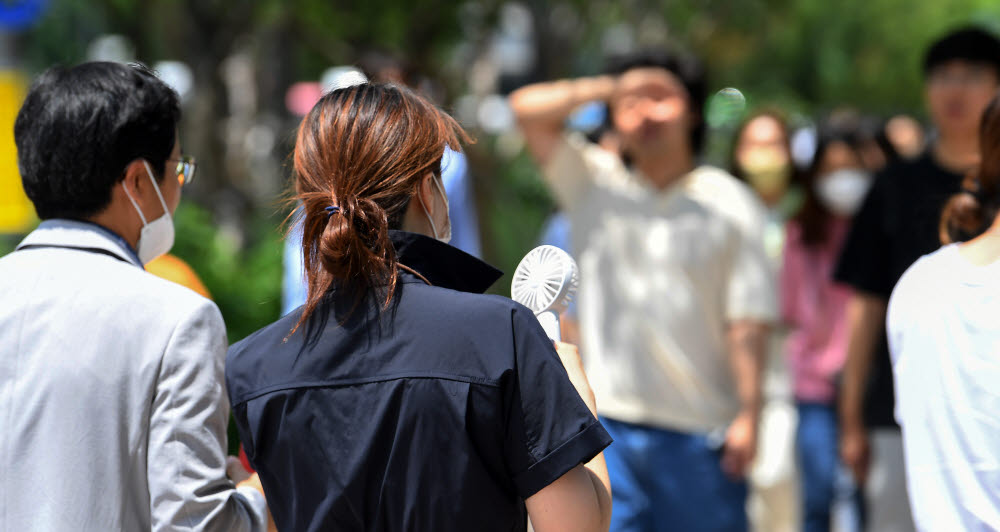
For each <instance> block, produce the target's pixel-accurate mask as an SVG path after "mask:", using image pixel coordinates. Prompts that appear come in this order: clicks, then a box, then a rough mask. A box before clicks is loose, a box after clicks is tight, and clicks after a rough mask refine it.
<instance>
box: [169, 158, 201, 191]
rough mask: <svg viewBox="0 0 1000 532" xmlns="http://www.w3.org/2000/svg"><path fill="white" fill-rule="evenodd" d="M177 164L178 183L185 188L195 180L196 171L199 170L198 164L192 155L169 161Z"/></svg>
mask: <svg viewBox="0 0 1000 532" xmlns="http://www.w3.org/2000/svg"><path fill="white" fill-rule="evenodd" d="M167 160H168V161H172V162H176V163H177V182H178V183H180V185H181V186H182V187H183V186H184V185H187V184H189V183H191V181H193V180H194V171H195V170H196V169H197V168H198V163H196V162H195V160H194V157H192V156H190V155H181V157H180V158H179V159H167Z"/></svg>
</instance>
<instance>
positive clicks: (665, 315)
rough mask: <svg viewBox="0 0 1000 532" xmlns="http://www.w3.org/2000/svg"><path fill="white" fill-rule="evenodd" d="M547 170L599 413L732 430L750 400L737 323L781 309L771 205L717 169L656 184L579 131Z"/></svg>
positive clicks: (659, 423) (647, 422) (676, 425)
mask: <svg viewBox="0 0 1000 532" xmlns="http://www.w3.org/2000/svg"><path fill="white" fill-rule="evenodd" d="M544 173H545V176H546V179H547V180H548V182H549V184H550V186H551V188H552V190H553V193H554V195H555V196H556V199H557V201H558V202H559V203H560V204H561V206H562V208H563V210H564V211H565V212H566V213H567V215H568V216H569V219H570V221H571V224H572V244H573V252H574V255H575V256H576V259H577V261H578V262H579V266H580V291H579V299H578V301H579V306H578V312H579V316H580V332H581V336H582V342H581V344H582V346H581V347H582V354H583V358H584V362H585V365H586V370H587V375H588V377H589V379H590V383H591V386H592V387H593V389H594V393H595V395H596V396H597V406H598V410H599V412H600V414H601V415H604V416H607V417H610V418H613V419H617V420H621V421H625V422H630V423H640V424H645V425H651V426H657V427H663V428H670V429H674V430H683V431H690V432H693V431H710V430H713V429H719V428H722V427H725V426H726V425H728V424H729V423H730V422H731V421H732V419H733V418H734V417H735V415H736V414H737V413H738V411H739V407H740V403H739V398H738V396H737V393H736V385H735V382H734V380H733V376H732V372H731V369H730V363H729V359H728V348H727V344H726V327H727V324H728V322H730V321H732V320H737V319H744V318H746V319H757V320H761V321H768V322H770V321H773V320H774V319H775V318H776V316H777V297H776V293H775V288H774V282H773V279H772V277H771V274H770V270H769V266H768V262H767V258H766V256H765V254H764V250H763V244H762V241H763V228H764V220H765V218H766V211H765V209H764V207H763V205H762V204H761V203H760V202H759V201H757V200H756V198H755V197H754V196H753V193H752V192H751V191H750V190H749V189H748V188H747V187H746V186H744V185H743V184H742V183H740V182H739V181H737V180H736V179H735V178H733V177H732V176H730V175H728V174H726V173H725V172H723V171H721V170H718V169H715V168H709V167H702V168H698V169H696V170H694V171H692V172H691V173H690V174H689V175H687V176H685V177H684V178H682V179H681V180H680V181H679V182H678V183H676V184H674V185H672V186H670V187H668V188H667V189H666V190H662V191H661V190H657V189H655V188H653V187H652V186H651V185H649V184H648V182H647V180H646V179H644V178H643V177H641V176H638V175H636V174H634V173H633V172H631V171H629V170H628V169H627V168H626V167H625V166H624V165H623V164H622V162H621V160H620V159H619V158H618V157H616V156H614V155H612V154H610V153H608V152H605V151H604V150H602V149H600V148H599V147H597V146H595V145H593V144H590V143H588V142H586V140H584V139H583V138H582V137H580V136H578V135H570V136H567V137H566V138H565V139H564V141H563V142H562V144H561V145H560V146H559V148H558V149H557V150H556V153H555V154H554V156H553V158H552V160H551V161H549V164H547V165H546V167H545V168H544Z"/></svg>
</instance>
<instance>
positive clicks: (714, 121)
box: [0, 0, 1000, 341]
mask: <svg viewBox="0 0 1000 532" xmlns="http://www.w3.org/2000/svg"><path fill="white" fill-rule="evenodd" d="M998 15H1000V7H997V6H996V5H995V4H994V3H992V2H989V1H985V0H962V1H956V2H948V3H947V4H944V3H939V2H904V1H902V0H879V1H868V0H850V1H847V2H837V3H829V2H820V1H812V0H798V1H780V2H763V1H746V2H724V1H705V2H656V1H626V2H612V1H574V0H566V1H548V0H546V1H541V0H540V1H535V2H530V3H518V2H499V1H497V2H489V1H486V2H478V1H457V0H456V1H434V2H400V1H396V0H377V1H369V2H326V1H321V0H295V1H276V0H257V1H242V2H230V1H222V0H214V1H202V0H198V1H194V0H191V1H169V2H168V1H159V0H150V1H141V2H140V1H134V0H103V1H101V0H99V1H88V2H74V1H69V0H17V1H13V2H5V3H3V5H2V6H0V125H2V124H5V125H4V126H3V127H0V252H5V251H9V250H10V249H13V246H14V244H15V243H16V242H18V241H19V240H20V237H21V236H23V235H24V234H26V233H27V232H28V231H29V230H30V229H31V228H32V227H33V226H34V224H36V223H37V221H36V220H35V219H34V216H33V211H32V208H31V205H30V203H29V202H28V200H27V198H25V197H24V196H23V193H22V192H21V190H20V188H21V187H20V179H19V177H18V174H17V164H16V156H15V150H14V142H13V133H12V124H13V121H14V117H15V115H16V113H17V109H18V108H19V104H20V99H21V98H23V95H24V93H25V92H26V90H27V85H28V83H29V82H30V80H31V79H32V78H33V76H35V75H37V74H38V73H40V72H41V71H42V70H44V69H45V68H47V67H49V66H51V65H53V64H74V63H77V62H80V61H85V60H94V59H110V60H118V61H142V62H143V63H146V64H148V65H149V66H151V67H153V68H155V69H156V70H157V71H158V72H159V74H160V75H161V76H162V77H163V78H164V79H167V80H168V81H169V82H170V84H171V85H172V86H174V87H175V88H176V89H177V90H178V92H179V93H180V94H181V96H182V98H183V102H184V106H185V108H184V115H183V117H184V126H183V131H182V134H181V136H182V138H183V139H184V142H185V146H184V149H185V151H186V152H190V153H191V154H193V155H195V156H196V157H197V159H198V166H199V170H198V173H199V178H198V180H197V181H196V182H195V183H193V184H192V186H191V187H190V188H189V189H186V190H185V201H184V202H183V203H182V205H181V208H180V211H179V213H178V215H177V226H178V231H177V244H176V245H175V247H174V252H173V253H174V255H176V256H178V257H181V258H182V259H183V260H185V261H187V262H188V263H189V264H190V265H191V266H192V267H193V268H194V270H195V271H197V273H198V275H199V276H200V277H201V279H202V280H203V281H204V284H205V286H206V287H207V289H208V291H209V292H210V293H211V294H212V297H213V299H214V300H215V301H216V302H217V303H218V305H219V307H220V309H221V310H222V313H223V315H224V316H225V317H226V322H227V324H228V325H229V334H230V340H231V341H236V340H239V339H241V338H242V337H244V336H246V335H247V334H248V333H249V332H251V331H253V330H256V329H257V328H259V327H260V326H262V325H264V324H266V323H268V322H269V321H270V320H273V319H274V318H275V317H276V316H278V315H279V312H280V299H281V295H280V294H281V283H280V279H281V268H282V266H281V247H282V243H281V233H280V232H279V231H278V230H277V229H276V228H277V227H278V226H279V225H280V223H281V222H282V221H283V219H284V216H285V215H286V214H287V209H285V208H283V207H282V206H281V205H280V203H279V202H278V201H276V198H278V197H279V195H281V194H282V193H283V192H284V191H285V190H286V188H287V185H288V183H289V175H290V165H289V164H288V162H289V161H288V154H289V153H290V151H291V147H292V140H293V135H294V131H295V127H296V126H297V124H298V122H299V120H300V119H301V117H302V115H303V114H304V113H305V111H307V110H308V109H309V108H310V107H311V105H312V103H314V101H315V100H316V99H317V98H318V95H319V94H320V93H321V91H322V83H323V80H324V76H326V77H327V78H330V77H331V76H333V75H335V74H336V69H337V68H338V67H341V68H342V67H344V66H360V67H362V68H363V69H364V70H366V71H368V72H373V71H374V72H379V71H386V72H382V73H383V75H385V76H388V77H392V76H396V77H399V78H404V79H406V80H407V81H408V82H410V83H411V84H412V85H414V86H417V87H419V88H421V89H422V90H424V91H425V92H426V93H428V94H430V95H432V96H433V97H434V99H435V100H436V101H437V103H439V104H440V105H441V106H443V107H444V108H445V109H447V110H449V111H450V112H451V113H452V114H453V115H454V116H456V118H458V119H459V120H460V121H461V123H462V124H463V126H465V127H466V128H468V129H469V131H470V132H472V133H473V135H474V137H475V138H476V143H475V144H473V145H470V146H467V147H466V152H467V156H468V165H469V169H468V175H469V179H470V182H471V193H472V194H473V195H474V203H475V205H476V207H477V209H476V216H477V218H478V222H479V234H480V240H481V246H482V255H483V257H484V258H485V259H486V260H488V261H490V262H491V263H493V264H496V265H498V266H499V267H500V268H501V269H503V270H504V271H506V272H508V273H510V272H512V271H513V267H514V266H515V265H516V264H517V261H518V260H520V257H521V256H522V255H523V253H524V252H525V250H527V249H529V248H530V247H531V246H532V245H533V244H534V243H536V242H537V240H538V237H539V233H540V231H541V229H542V227H543V223H544V221H545V219H546V218H547V217H548V216H549V214H550V213H551V212H552V210H553V208H554V207H553V205H554V203H553V201H552V199H551V198H550V197H549V195H548V192H547V190H546V188H545V185H544V184H543V183H542V181H541V180H539V179H538V178H537V172H538V170H537V168H536V167H535V166H534V165H533V164H532V163H531V161H530V158H529V157H528V156H527V154H526V153H525V151H524V149H523V146H522V144H523V143H522V140H521V138H520V136H519V133H518V131H517V128H516V125H515V123H514V120H513V115H512V113H511V112H510V110H509V107H508V105H507V102H506V100H505V95H506V94H508V93H509V92H510V91H512V90H513V89H515V88H517V87H519V86H521V85H523V84H525V83H527V82H530V81H537V80H545V79H556V78H560V77H570V76H576V75H585V74H596V73H599V72H601V70H602V67H603V64H604V61H605V59H606V58H607V57H608V56H609V55H612V54H616V53H621V52H626V51H629V50H632V49H636V48H640V47H645V46H654V45H680V46H683V47H684V48H686V49H689V50H691V51H693V52H694V53H695V54H697V55H698V56H700V57H701V58H702V59H703V60H704V62H705V64H706V66H707V69H708V83H709V90H710V91H711V92H710V93H711V94H714V96H713V97H712V98H710V100H709V102H708V109H707V121H708V125H709V132H708V133H709V138H708V142H707V149H706V150H705V152H704V154H703V157H704V159H705V160H706V161H707V162H709V163H712V164H716V165H719V166H722V167H724V168H728V167H729V164H730V155H731V150H732V145H733V142H734V135H735V132H736V129H737V127H738V126H739V125H740V124H741V123H742V122H743V121H744V120H745V118H746V117H747V116H748V115H749V113H752V112H754V111H755V110H757V109H762V108H770V109H776V110H779V111H780V112H781V113H782V114H783V115H784V116H785V117H787V122H788V124H789V127H790V128H791V133H793V134H794V133H798V132H800V131H801V132H803V134H801V135H793V139H794V141H795V142H794V143H793V147H794V151H793V155H794V156H795V161H796V163H797V164H798V165H800V166H801V167H805V166H806V165H808V163H809V161H810V159H811V155H812V153H811V152H812V149H813V148H812V147H813V144H814V142H813V139H814V138H815V135H814V134H813V133H811V132H812V131H814V128H815V124H816V121H817V120H818V119H820V118H822V117H824V116H826V115H827V114H829V113H830V112H831V111H834V110H837V109H840V108H844V107H850V108H852V109H854V110H856V112H857V113H858V114H859V115H860V116H859V118H860V119H861V121H862V122H864V125H865V127H866V128H869V131H870V132H871V134H872V135H876V133H878V132H879V130H880V128H883V127H884V124H886V120H887V119H889V118H892V117H895V116H897V115H900V114H902V115H907V116H910V117H912V119H905V118H903V119H901V120H897V121H893V122H889V124H891V125H892V126H893V127H891V128H889V129H884V131H885V133H889V131H890V130H891V131H894V132H895V131H897V129H898V134H897V135H896V137H895V138H897V139H899V140H897V141H898V142H901V143H903V144H904V145H905V146H901V147H900V148H899V149H900V150H901V153H912V152H906V151H905V150H913V149H919V146H920V143H921V142H922V140H921V139H922V137H921V136H920V135H921V133H922V130H920V129H917V128H915V127H912V126H913V125H921V124H925V123H926V115H925V112H924V108H923V105H922V99H921V87H922V85H921V72H920V68H919V65H920V60H921V56H922V53H923V52H924V48H925V47H926V46H927V44H928V43H929V42H930V41H931V40H932V39H933V38H935V37H936V36H938V35H939V34H940V33H941V32H943V31H945V30H946V29H948V28H951V27H953V26H955V25H956V24H960V23H968V22H970V21H971V22H981V23H983V24H985V25H986V26H987V27H989V26H990V25H994V26H996V25H997V24H996V21H998V20H1000V17H998ZM601 120H602V118H601V115H600V112H591V113H582V115H581V116H580V117H579V120H578V122H579V123H578V124H576V125H577V126H578V127H580V128H582V129H587V130H591V129H595V128H597V127H599V124H600V122H601ZM929 134H933V132H929ZM508 287H509V283H508V282H500V283H497V284H496V285H495V288H494V290H496V291H498V292H500V293H506V291H507V290H508Z"/></svg>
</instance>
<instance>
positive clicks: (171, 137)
mask: <svg viewBox="0 0 1000 532" xmlns="http://www.w3.org/2000/svg"><path fill="white" fill-rule="evenodd" d="M180 116H181V111H180V105H179V103H178V97H177V93H176V92H174V90H173V89H171V88H170V87H168V86H167V85H166V84H165V83H163V82H162V81H160V80H159V79H158V78H157V77H156V76H155V75H154V74H153V73H152V72H150V71H149V70H148V69H146V68H145V67H144V66H142V65H123V64H120V63H108V62H92V63H83V64H81V65H77V66H75V67H71V68H64V67H53V68H50V69H49V70H47V71H45V73H43V74H42V75H41V76H39V77H38V79H37V80H35V82H34V83H33V84H32V86H31V89H30V90H29V91H28V96H27V97H26V98H25V100H24V104H23V105H22V106H21V110H20V112H18V114H17V120H16V122H15V123H14V141H15V142H16V144H17V162H18V168H19V169H20V172H21V181H22V183H23V184H24V191H25V192H26V193H27V195H28V198H29V199H31V202H32V203H33V204H34V205H35V211H36V212H37V213H38V217H39V218H41V219H43V220H45V219H49V218H69V219H84V218H87V217H90V216H92V215H94V214H97V213H99V212H100V211H102V210H103V209H104V208H106V207H107V206H108V204H109V203H110V202H111V189H112V188H113V187H114V185H115V184H116V183H118V182H119V181H120V180H121V179H123V178H124V176H125V168H126V167H127V166H128V164H129V163H130V162H132V161H134V160H136V159H145V160H146V161H148V162H149V165H150V167H151V168H152V169H153V172H154V174H158V173H160V171H161V169H162V168H163V167H164V165H165V164H166V160H167V158H168V157H170V152H171V150H173V147H174V141H175V140H176V133H177V124H178V122H179V121H180ZM156 177H157V179H158V180H162V179H163V176H156Z"/></svg>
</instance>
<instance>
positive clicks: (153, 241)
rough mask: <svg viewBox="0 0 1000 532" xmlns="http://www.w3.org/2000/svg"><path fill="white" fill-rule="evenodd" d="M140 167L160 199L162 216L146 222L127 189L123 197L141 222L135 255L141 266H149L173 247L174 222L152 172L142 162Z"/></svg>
mask: <svg viewBox="0 0 1000 532" xmlns="http://www.w3.org/2000/svg"><path fill="white" fill-rule="evenodd" d="M142 165H143V166H145V167H146V175H147V176H149V181H150V182H151V183H153V190H155V191H156V197H158V198H160V205H162V206H163V216H160V217H159V218H157V219H155V220H153V221H152V222H147V221H146V216H145V215H144V214H143V213H142V209H140V208H139V204H138V203H136V201H135V198H133V197H132V194H129V191H128V188H125V195H126V196H128V199H129V201H131V202H132V206H133V207H135V210H136V212H138V213H139V218H140V219H141V220H142V232H140V233H139V243H138V245H137V246H136V247H137V248H138V249H136V253H137V254H138V255H139V260H140V261H142V263H143V264H149V263H150V262H151V261H152V260H153V259H155V258H156V257H159V256H160V255H163V254H164V253H166V252H168V251H170V248H172V247H173V246H174V220H173V218H171V216H170V209H168V208H167V202H165V201H163V194H161V193H160V187H159V186H157V185H156V179H155V178H154V177H153V171H152V169H150V167H149V163H147V162H146V161H142Z"/></svg>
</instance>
